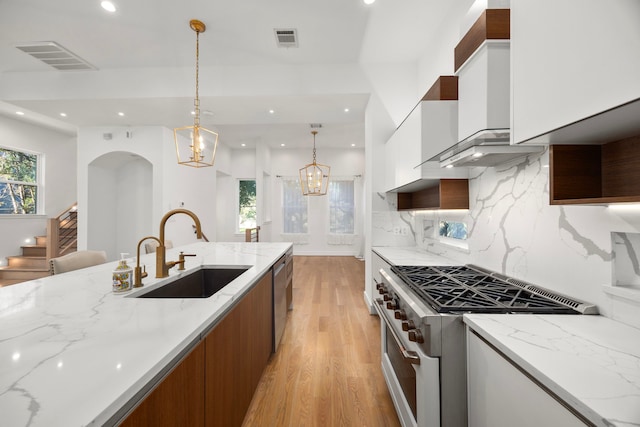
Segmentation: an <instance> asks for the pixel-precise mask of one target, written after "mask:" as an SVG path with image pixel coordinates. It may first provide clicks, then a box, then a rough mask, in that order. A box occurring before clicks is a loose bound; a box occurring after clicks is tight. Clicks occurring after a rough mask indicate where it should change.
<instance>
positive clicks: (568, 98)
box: [511, 0, 640, 144]
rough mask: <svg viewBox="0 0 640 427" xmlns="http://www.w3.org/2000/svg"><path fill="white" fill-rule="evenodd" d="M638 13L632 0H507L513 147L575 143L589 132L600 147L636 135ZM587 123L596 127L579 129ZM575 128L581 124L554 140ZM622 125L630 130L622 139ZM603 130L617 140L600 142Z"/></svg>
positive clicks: (639, 45) (584, 140) (639, 6)
mask: <svg viewBox="0 0 640 427" xmlns="http://www.w3.org/2000/svg"><path fill="white" fill-rule="evenodd" d="M639 16H640V2H638V1H637V0H617V1H615V2H602V1H598V0H564V1H562V2H557V1H555V0H518V1H512V2H511V41H512V49H511V57H512V80H513V81H512V126H511V128H512V142H514V143H555V144H567V143H571V144H573V143H576V144H578V143H587V142H588V141H589V139H590V138H592V137H593V135H594V133H595V134H599V141H600V142H608V141H613V140H617V139H621V138H625V137H628V136H631V135H633V134H637V133H638V131H639V130H640V120H638V114H639V112H640V101H637V100H638V99H640V79H639V78H638V76H639V75H640V55H638V54H637V52H640V25H638V17H639ZM634 100H636V102H635V103H630V102H631V101H634ZM623 105H624V107H621V108H620V109H616V110H617V111H613V110H611V109H614V107H618V106H623ZM610 110H611V114H609V113H607V114H605V117H604V119H603V120H600V118H599V117H600V116H599V113H601V112H605V111H610ZM595 115H598V116H595ZM587 118H589V119H588V120H589V121H591V119H592V118H593V119H596V120H599V124H598V125H596V126H588V125H587V126H585V124H586V123H584V122H582V121H583V120H584V119H587ZM619 118H621V119H620V120H619ZM573 123H575V124H578V125H579V126H576V127H574V129H573V130H572V131H571V132H563V133H561V134H560V135H557V136H556V135H554V133H555V131H556V130H558V129H561V128H563V127H564V126H565V125H569V124H573ZM626 126H631V127H635V129H636V132H635V133H629V134H627V135H624V136H623V135H620V134H619V133H618V132H619V130H620V129H621V128H622V127H626ZM607 132H614V133H617V136H614V137H612V138H603V137H606V133H607ZM549 133H551V135H548V134H549Z"/></svg>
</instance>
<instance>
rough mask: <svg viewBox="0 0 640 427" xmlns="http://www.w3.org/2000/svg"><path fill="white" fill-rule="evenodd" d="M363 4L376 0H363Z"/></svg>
mask: <svg viewBox="0 0 640 427" xmlns="http://www.w3.org/2000/svg"><path fill="white" fill-rule="evenodd" d="M363 1H364V4H373V2H375V1H376V0H363Z"/></svg>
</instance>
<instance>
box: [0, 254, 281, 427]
mask: <svg viewBox="0 0 640 427" xmlns="http://www.w3.org/2000/svg"><path fill="white" fill-rule="evenodd" d="M290 246H291V244H290V243H194V244H191V245H187V246H183V247H180V248H173V249H169V250H168V251H167V260H177V258H178V253H179V252H180V250H183V251H184V252H185V253H194V254H196V255H197V256H195V257H187V258H186V262H185V270H184V271H178V270H176V268H173V269H171V270H170V273H169V278H165V279H155V278H153V276H154V273H155V268H154V266H155V254H148V255H143V256H141V261H142V262H143V263H144V264H146V265H147V267H148V269H147V270H148V272H149V277H147V278H145V279H144V281H143V282H144V283H145V286H144V287H143V288H141V289H140V290H133V291H130V292H127V293H125V294H114V293H113V292H112V286H111V272H112V270H113V269H114V268H115V267H116V265H117V262H112V263H107V264H103V265H100V266H95V267H90V268H87V269H83V270H77V271H74V272H70V273H65V274H61V275H56V276H51V277H47V278H44V279H39V280H33V281H29V282H25V283H21V284H17V285H13V286H8V287H3V288H0V414H1V415H0V424H2V425H6V426H12V427H16V426H27V425H29V426H47V427H51V426H65V427H68V426H85V425H103V424H105V423H106V422H108V421H110V419H111V418H112V417H113V416H114V415H115V414H117V413H118V411H119V410H120V409H121V408H122V407H123V406H124V405H125V404H126V403H127V402H129V401H130V400H131V399H132V398H133V397H134V396H135V395H136V393H138V392H139V391H140V390H142V389H143V388H144V387H145V386H146V385H147V384H148V383H149V381H150V380H152V379H153V378H154V377H155V376H156V375H157V374H159V373H161V372H162V371H163V369H164V368H165V367H166V366H167V364H169V363H170V362H171V361H172V360H173V359H175V358H176V357H177V356H179V355H180V354H181V353H182V352H184V351H185V350H186V349H188V348H189V347H190V346H191V345H193V344H194V342H197V341H198V340H199V338H200V334H201V333H202V332H204V331H206V330H207V329H208V327H210V326H211V325H212V324H213V323H215V322H216V320H218V319H219V318H220V317H221V315H222V314H223V313H224V312H225V310H226V309H228V308H229V307H230V306H231V305H232V304H233V302H234V300H236V299H237V298H238V297H239V296H241V295H243V294H244V293H245V292H246V291H247V290H248V289H250V288H251V286H252V285H253V284H254V283H255V282H256V280H257V279H258V278H260V277H262V275H263V274H265V273H266V272H267V271H268V270H269V268H270V267H271V265H273V263H275V262H276V261H277V260H278V258H279V257H280V256H282V255H283V254H284V253H285V252H286V251H287V249H288V248H289V247H290ZM236 265H244V266H251V268H250V269H249V270H247V271H246V272H245V273H244V274H242V275H241V276H239V277H238V278H237V279H235V280H234V281H233V282H231V283H230V284H229V285H228V286H226V287H225V288H224V289H223V290H221V291H220V292H218V293H217V294H215V295H213V296H211V297H209V298H204V299H203V298H193V299H152V298H131V296H132V295H133V294H134V293H136V292H144V291H146V290H148V289H149V288H151V287H154V285H156V286H157V285H161V284H163V283H165V282H166V281H172V280H174V278H175V277H177V276H179V275H186V274H189V273H191V272H193V271H195V270H198V269H199V268H201V267H203V266H204V267H207V266H236ZM131 267H135V263H133V265H131Z"/></svg>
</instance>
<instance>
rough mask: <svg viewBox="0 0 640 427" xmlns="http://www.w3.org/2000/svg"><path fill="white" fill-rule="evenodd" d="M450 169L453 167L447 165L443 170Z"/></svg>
mask: <svg viewBox="0 0 640 427" xmlns="http://www.w3.org/2000/svg"><path fill="white" fill-rule="evenodd" d="M452 167H453V165H447V166H445V168H447V169H451V168H452Z"/></svg>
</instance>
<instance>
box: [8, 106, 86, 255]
mask: <svg viewBox="0 0 640 427" xmlns="http://www.w3.org/2000/svg"><path fill="white" fill-rule="evenodd" d="M0 146H2V147H7V148H13V149H24V150H28V151H33V152H36V153H41V154H43V155H44V182H45V183H46V185H45V186H44V212H42V213H43V215H42V216H40V215H38V216H36V217H30V218H23V217H21V218H17V219H14V218H15V217H12V218H8V217H0V236H2V238H0V265H5V264H6V259H5V257H7V256H15V255H21V249H20V246H21V245H23V244H24V243H25V239H34V237H35V236H44V235H46V229H47V225H46V218H48V217H54V216H56V215H58V214H60V213H61V212H62V211H63V210H64V209H66V208H67V207H69V206H70V205H71V204H72V203H74V202H75V201H76V198H77V197H76V169H75V164H76V139H75V137H73V136H70V135H66V134H62V133H59V132H56V131H52V130H49V129H45V128H42V127H38V126H34V125H31V124H28V123H25V122H23V121H19V120H13V119H10V118H7V117H4V116H0ZM32 243H33V242H32Z"/></svg>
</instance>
